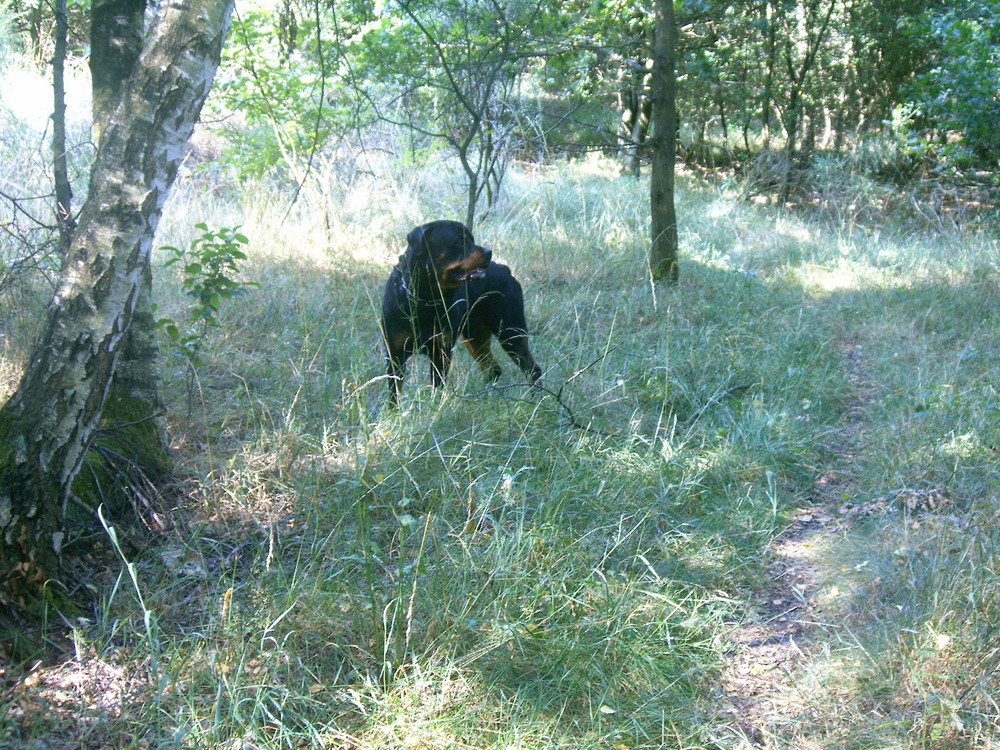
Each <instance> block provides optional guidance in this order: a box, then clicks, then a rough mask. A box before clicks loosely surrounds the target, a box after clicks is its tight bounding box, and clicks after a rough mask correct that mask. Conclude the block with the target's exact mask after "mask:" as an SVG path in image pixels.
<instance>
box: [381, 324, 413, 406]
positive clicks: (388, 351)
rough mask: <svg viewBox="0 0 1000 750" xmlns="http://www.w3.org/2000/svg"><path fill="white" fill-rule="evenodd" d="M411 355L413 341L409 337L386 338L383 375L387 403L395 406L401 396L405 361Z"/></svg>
mask: <svg viewBox="0 0 1000 750" xmlns="http://www.w3.org/2000/svg"><path fill="white" fill-rule="evenodd" d="M411 354H413V339H412V338H410V337H409V336H405V335H402V336H395V337H387V338H386V347H385V374H386V376H387V378H386V379H387V380H388V381H389V403H391V404H396V403H398V402H399V397H400V396H402V395H403V377H404V376H405V375H406V360H408V359H409V358H410V355H411Z"/></svg>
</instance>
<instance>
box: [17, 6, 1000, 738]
mask: <svg viewBox="0 0 1000 750" xmlns="http://www.w3.org/2000/svg"><path fill="white" fill-rule="evenodd" d="M188 5H190V7H192V8H193V7H195V3H193V2H192V3H190V4H186V3H164V4H163V5H162V6H159V7H154V6H150V7H149V8H147V7H146V6H145V4H137V3H135V2H123V3H93V4H92V3H88V2H78V3H77V2H74V3H68V4H65V5H63V4H60V3H56V4H55V5H49V4H44V3H37V4H30V3H24V2H19V1H17V0H6V2H4V3H3V4H2V8H3V11H4V13H3V19H4V22H5V23H4V27H3V30H2V31H0V68H2V80H0V92H2V101H0V129H2V132H3V139H2V141H0V154H2V155H3V159H4V163H5V164H6V165H7V168H6V170H5V173H4V175H3V176H2V177H0V229H2V234H0V401H6V400H8V399H9V398H10V397H11V396H12V395H13V394H15V393H16V392H17V390H18V388H19V385H20V384H21V382H22V381H23V379H24V377H25V373H26V372H28V371H29V368H30V364H31V362H32V359H33V348H34V347H35V345H36V343H37V342H38V341H39V340H44V339H43V338H42V337H43V336H44V333H45V324H44V321H45V320H46V314H47V313H46V309H47V306H49V304H50V301H52V299H53V296H54V294H53V292H54V291H55V290H61V289H65V287H64V286H60V284H61V283H63V281H64V280H65V277H66V275H67V269H69V268H71V267H72V264H71V263H70V262H64V258H72V257H74V256H73V255H72V252H73V251H72V250H71V249H68V248H69V246H70V242H69V240H71V239H72V236H73V225H74V223H75V221H77V220H79V219H81V218H82V214H81V212H80V207H81V206H82V205H83V204H84V202H85V200H86V196H88V194H93V193H94V192H95V188H94V185H95V184H96V182H95V180H96V179H97V178H95V177H94V176H93V175H94V174H95V173H92V171H91V168H92V165H93V164H94V163H95V156H96V155H97V153H98V152H97V148H98V144H100V145H102V146H103V143H104V142H107V139H106V137H105V136H106V134H107V133H109V132H113V131H108V130H102V128H104V127H106V126H104V125H103V124H102V117H103V116H104V115H105V114H107V115H109V116H111V122H112V125H111V126H110V127H116V126H115V125H114V123H115V122H116V121H115V119H114V116H113V115H111V114H110V113H112V110H113V108H112V107H111V105H109V104H107V102H109V101H113V100H114V98H115V97H116V96H118V94H117V93H116V92H115V87H116V85H119V84H121V83H122V81H123V80H124V79H123V78H122V76H120V75H117V74H115V73H114V71H113V70H112V68H111V65H110V62H109V61H111V60H113V59H115V56H114V54H113V53H114V50H112V51H111V52H110V53H109V52H107V51H106V50H105V51H104V52H101V51H98V52H96V53H95V47H94V45H93V44H92V42H93V40H94V39H95V38H100V39H107V38H111V39H118V40H122V39H128V38H129V36H130V35H131V36H133V37H134V39H133V42H134V44H135V45H136V48H137V49H138V48H140V47H142V46H143V44H145V41H144V40H145V39H146V36H145V34H146V32H147V31H148V30H149V29H150V28H152V27H151V26H150V24H151V23H152V21H153V19H154V18H155V17H156V16H158V15H162V13H163V12H165V10H166V9H169V8H172V7H178V8H185V7H188ZM214 5H216V6H218V5H221V4H219V3H215V4H214ZM212 6H213V4H212V3H204V7H205V8H211V7H212ZM654 10H655V8H654V7H653V5H652V4H643V3H641V2H627V3H626V2H596V3H589V2H581V3H575V2H571V3H560V4H542V3H537V2H529V1H525V2H514V1H512V2H499V0H495V1H490V0H483V1H482V2H477V1H473V0H455V1H453V2H449V1H446V0H442V1H437V2H412V1H411V2H384V3H366V2H338V1H334V2H318V1H317V2H311V3H310V2H297V1H296V0H288V1H287V2H279V3H275V4H251V3H242V2H239V3H237V4H236V6H235V11H234V13H233V16H232V25H231V29H230V30H229V32H228V35H227V37H226V41H225V46H224V48H223V57H222V60H221V65H220V67H219V69H218V72H217V73H216V75H215V79H214V83H213V85H212V87H211V92H210V94H209V96H208V100H207V103H206V105H205V107H204V108H203V109H202V110H201V115H200V119H199V123H198V125H197V127H196V129H195V133H194V136H193V138H192V140H191V142H190V147H189V148H187V149H186V150H185V151H184V153H183V154H182V155H181V156H180V157H179V159H180V163H179V170H178V172H177V178H176V181H175V182H174V184H173V189H172V191H171V194H170V198H169V201H167V202H166V204H165V205H164V206H163V208H162V219H160V220H159V227H158V230H157V232H156V235H155V239H152V240H150V242H151V246H150V248H149V249H150V254H149V258H150V262H149V264H148V269H147V270H148V273H149V299H148V300H147V301H146V305H147V308H146V314H147V315H148V322H149V331H150V334H151V335H150V342H152V343H151V344H150V347H149V352H147V354H148V356H149V357H151V358H152V360H151V361H155V363H156V365H155V368H152V369H151V370H150V372H152V373H153V374H154V376H155V382H154V383H153V385H154V386H155V388H154V389H153V390H155V395H154V396H152V397H151V400H150V401H147V402H145V406H146V407H151V408H149V409H147V410H146V411H145V412H143V414H142V416H141V417H135V418H123V417H122V416H120V415H121V412H117V413H113V412H111V411H107V412H106V413H105V414H104V419H103V421H102V422H101V424H100V426H99V427H97V428H96V430H95V437H94V439H93V440H92V441H90V440H88V441H87V442H86V444H85V445H84V446H83V447H84V454H85V455H84V456H83V457H82V458H81V461H82V464H81V466H82V468H81V469H80V470H79V473H78V475H77V476H76V479H75V480H74V481H73V483H72V488H71V489H70V490H69V491H68V493H67V494H66V495H65V498H64V497H63V496H62V495H61V494H60V493H55V494H50V495H43V497H48V498H50V500H51V502H47V503H45V502H43V504H42V505H41V506H39V507H41V508H43V513H42V515H46V517H47V518H48V517H50V518H51V520H52V522H53V523H55V524H56V526H55V527H54V528H55V529H57V530H58V533H61V534H63V535H64V536H63V537H60V540H61V542H60V550H59V554H58V555H57V556H58V557H59V558H60V561H59V562H58V567H57V568H53V569H52V572H51V575H50V576H46V577H44V578H42V579H33V580H31V576H26V575H24V572H25V571H30V570H31V569H32V568H31V566H32V565H33V564H34V562H35V558H30V559H25V558H18V557H17V555H18V554H20V553H21V551H23V549H25V544H24V538H25V535H24V534H23V533H21V532H20V531H19V530H20V529H22V528H27V526H19V525H18V524H17V523H12V521H11V519H12V518H15V519H16V518H18V517H20V516H18V515H17V513H18V512H20V511H16V499H15V500H14V501H13V504H11V505H9V504H7V503H8V502H11V501H10V500H9V498H11V497H13V495H14V491H13V490H11V489H10V488H11V487H15V484H13V483H9V484H4V483H5V482H8V479H7V477H8V476H9V475H7V474H2V473H0V490H2V491H3V492H2V493H0V499H3V500H4V503H0V510H3V513H0V528H2V530H3V532H4V533H3V541H4V548H3V558H4V564H5V566H7V567H5V568H4V570H5V571H8V570H10V571H13V572H14V573H17V576H12V577H9V578H8V583H9V581H10V580H13V578H15V577H18V576H20V578H21V579H29V583H30V584H31V585H32V586H34V587H35V588H34V589H32V591H33V592H34V593H32V594H31V595H26V594H25V592H24V589H16V590H15V589H14V588H12V587H10V586H9V585H7V584H5V588H4V593H3V601H4V605H5V609H7V610H9V611H10V612H16V613H17V614H16V615H10V614H7V615H5V616H4V619H3V625H4V628H3V630H4V638H3V640H2V641H0V655H2V656H3V662H2V667H0V668H2V672H0V678H2V687H3V693H2V695H0V724H2V726H3V738H2V739H0V746H8V747H63V746H66V747H109V746H115V747H153V746H155V747H161V746H163V747H218V748H236V747H240V748H254V747H351V748H389V747H400V748H404V747H406V748H415V747H420V748H438V747H440V748H445V747H448V748H452V747H476V748H478V747H498V748H499V747H505V748H506V747H517V748H543V747H544V748H551V747H565V748H615V750H621V749H622V748H654V747H655V748H749V747H759V746H764V747H775V748H777V747H795V748H848V747H850V748H903V747H906V748H910V747H912V748H942V749H943V748H967V747H984V748H986V747H992V746H994V745H995V744H997V743H998V742H1000V710H998V708H997V706H998V702H1000V680H998V674H997V670H998V668H1000V635H998V633H1000V586H998V584H997V580H998V578H997V573H998V571H997V563H996V560H997V559H1000V555H998V549H1000V531H998V530H997V529H998V526H997V520H998V510H997V508H998V505H997V482H998V478H997V472H996V468H995V466H996V458H997V457H996V451H997V445H998V439H1000V438H998V435H997V432H998V429H997V425H998V423H1000V419H998V417H1000V400H998V396H997V383H996V374H995V373H996V372H997V368H998V365H1000V361H998V354H997V353H998V352H1000V315H998V311H1000V304H998V303H1000V240H998V236H997V230H998V226H997V216H998V214H997V211H996V202H997V191H998V188H1000V186H998V172H1000V127H998V125H997V123H1000V93H998V92H1000V53H998V50H1000V8H998V6H997V5H996V3H994V2H987V1H985V0H973V1H971V2H918V3H913V2H906V3H903V2H889V3H867V2H840V1H838V2H773V1H771V0H763V1H762V2H756V3H729V4H725V3H714V2H687V1H684V2H678V3H674V5H673V6H672V10H673V15H674V18H673V27H672V28H673V29H674V31H675V38H674V40H673V42H674V43H673V52H674V55H673V57H674V71H675V82H676V91H675V101H676V109H677V123H676V133H675V135H676V138H675V146H676V151H677V153H676V156H677V158H676V175H677V186H676V193H675V195H674V198H673V201H674V202H675V203H676V209H677V229H678V233H679V263H680V271H681V273H680V279H679V280H678V281H677V282H676V283H674V284H668V283H664V282H661V281H658V280H656V279H655V278H653V274H651V267H650V262H649V251H650V245H651V240H650V190H651V185H650V176H649V173H650V167H649V164H650V158H651V156H652V153H653V151H654V148H653V146H654V139H655V138H656V126H657V123H656V122H654V121H652V120H651V112H652V107H653V103H654V99H655V98H656V96H657V95H659V92H658V89H657V87H656V86H655V85H654V84H655V82H654V79H653V78H652V76H651V74H652V72H653V65H652V63H651V62H650V61H651V58H652V50H653V46H654V44H655V41H656V39H655V37H656V34H655V24H654ZM100 14H104V15H100ZM95 17H96V18H105V19H106V18H112V19H115V18H118V19H131V20H130V21H127V20H122V21H121V23H120V24H119V26H118V27H116V28H117V29H118V31H117V32H115V33H112V34H110V35H109V34H107V33H105V32H98V33H97V36H96V37H95V26H94V24H95ZM136 19H138V20H136ZM130 23H131V25H129V24H130ZM63 38H64V39H65V49H63V48H62V46H61V42H60V41H59V40H60V39H63ZM220 43H221V40H220ZM124 47H128V44H124ZM174 51H175V53H176V57H178V58H179V57H182V56H183V52H184V47H183V45H177V46H175V47H174ZM95 59H98V60H99V61H104V63H103V65H104V67H102V65H101V64H99V65H98V66H97V68H96V69H93V65H94V60H95ZM59 62H63V63H64V65H59V64H58V63H59ZM167 67H169V66H164V69H166V68H167ZM60 77H61V78H62V79H64V89H65V96H66V105H67V110H66V111H67V117H66V120H65V132H62V133H60V132H59V131H60V127H59V118H54V119H50V114H51V113H52V111H53V110H57V111H58V110H59V108H60V104H59V99H58V96H55V97H54V96H53V93H52V89H53V87H52V80H53V78H55V80H57V81H58V80H59V79H60ZM102 87H106V88H102ZM61 88H63V87H60V86H58V85H57V86H56V87H55V89H56V91H57V92H58V91H59V90H60V89H61ZM109 91H110V92H111V93H108V92H109ZM148 98H150V99H152V98H155V97H154V96H150V97H148ZM140 129H141V128H140ZM62 138H64V141H63V140H61V139H62ZM62 144H64V145H62ZM60 157H65V158H64V159H61V158H60ZM126 162H127V160H126ZM124 166H126V167H127V166H129V165H128V164H127V163H126V164H125V165H124ZM434 218H455V219H459V220H464V221H466V222H468V223H469V224H470V225H471V226H472V228H473V230H474V232H475V234H476V237H477V239H478V240H479V241H480V242H481V243H482V244H484V245H486V246H488V247H491V248H492V249H493V250H494V252H495V253H496V255H497V257H498V258H499V259H500V260H502V261H503V262H506V263H508V264H509V265H511V266H512V268H513V269H514V272H515V273H516V274H517V275H518V277H519V278H520V279H521V280H522V282H523V283H524V286H525V290H526V300H527V307H528V310H527V312H528V321H529V324H530V326H531V328H532V334H533V339H532V347H533V350H534V351H535V353H536V356H537V358H538V359H539V360H540V362H541V363H542V364H543V366H544V369H545V373H544V377H543V388H541V389H530V388H528V387H527V386H526V384H524V383H522V382H521V381H520V380H519V378H518V377H517V375H516V373H515V372H513V371H510V370H508V373H507V375H506V376H505V378H504V380H502V381H501V384H500V386H499V387H498V388H496V389H494V390H491V391H487V390H485V386H484V384H483V383H482V382H481V380H480V379H479V376H478V375H477V374H476V372H475V371H474V370H475V368H474V367H472V366H471V363H470V362H469V360H468V358H467V357H465V356H464V355H463V356H461V357H459V358H458V360H457V362H456V365H455V373H454V378H453V382H452V383H451V384H450V385H449V388H447V389H445V391H444V392H443V393H435V392H433V391H432V390H431V389H430V388H429V387H427V384H426V381H427V377H426V363H425V362H420V361H416V362H414V363H412V364H411V368H410V369H411V372H410V377H409V379H408V387H407V390H406V396H405V398H404V401H403V403H402V404H401V406H400V408H399V409H398V410H397V411H395V412H393V411H386V410H384V409H383V408H382V398H383V396H384V393H385V391H386V388H385V384H384V382H383V381H382V379H381V373H382V364H381V351H380V342H379V338H378V331H377V324H376V320H377V309H378V300H379V298H380V295H381V284H382V283H383V281H384V279H385V278H386V276H387V275H388V270H389V268H390V267H391V265H392V264H393V263H394V262H395V259H396V256H397V255H398V254H399V253H400V252H401V251H402V244H403V238H404V237H405V234H406V232H407V231H408V230H409V228H410V227H412V226H413V225H415V224H418V223H421V222H423V221H425V220H430V219H434ZM77 241H78V242H79V237H77ZM140 255H141V254H140ZM143 273H145V271H143ZM60 279H62V280H63V281H60ZM95 286H100V285H95ZM140 286H141V285H140ZM60 294H61V292H60ZM55 296H56V297H57V298H58V296H59V295H58V294H57V295H55ZM137 309H138V308H137ZM506 364H509V363H505V365H506ZM4 411H6V412H7V413H13V412H11V409H10V403H8V405H7V406H5V407H4ZM22 414H23V412H22ZM115 414H117V416H115ZM140 424H141V425H155V426H156V427H157V429H158V430H159V429H161V428H162V436H163V440H164V445H163V447H164V448H165V450H164V451H163V452H161V453H157V455H158V456H159V457H160V458H159V459H157V460H155V461H154V460H150V461H148V462H147V461H143V460H142V457H143V455H144V454H143V452H142V451H141V450H140V451H132V452H130V451H129V450H128V449H129V448H136V447H139V448H145V447H146V446H145V444H144V443H142V441H140V440H137V439H136V438H135V437H133V434H134V433H131V432H129V430H130V429H131V428H134V427H135V426H136V425H140ZM7 429H9V428H8V427H6V426H5V423H3V422H2V420H0V439H3V441H4V442H3V444H0V464H2V463H3V462H7V461H9V460H10V459H11V457H12V456H16V450H14V449H13V448H12V446H13V445H14V443H15V441H14V440H12V439H11V440H8V439H7V437H8V436H9V435H10V434H12V433H9V432H5V430H7ZM158 439H159V437H157V440H158ZM154 453H156V451H153V450H150V451H149V455H150V456H152V455H153V454H154ZM164 457H165V460H160V459H163V458H164ZM11 481H12V480H11ZM3 493H6V494H3ZM10 508H15V511H16V512H12V511H11V510H10ZM34 517H35V516H32V518H34ZM48 531H49V532H51V531H52V529H49V530H48ZM42 547H47V548H51V547H52V545H51V544H47V545H42ZM39 559H40V558H39ZM9 563H10V564H9ZM8 564H9V565H8Z"/></svg>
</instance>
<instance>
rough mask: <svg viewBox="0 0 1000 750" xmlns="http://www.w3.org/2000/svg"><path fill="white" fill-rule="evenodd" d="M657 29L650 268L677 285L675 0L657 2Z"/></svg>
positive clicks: (654, 51)
mask: <svg viewBox="0 0 1000 750" xmlns="http://www.w3.org/2000/svg"><path fill="white" fill-rule="evenodd" d="M653 7H654V15H655V17H656V28H655V32H654V38H653V73H652V81H651V83H650V89H651V96H650V98H651V99H652V101H653V128H654V131H653V167H652V175H651V177H650V195H649V203H650V214H651V218H652V230H653V231H652V235H653V236H652V244H651V245H650V246H649V268H650V273H651V274H652V276H653V278H654V279H656V280H660V281H667V282H669V283H674V282H676V281H677V279H678V276H679V266H678V263H677V213H676V209H675V207H674V162H675V159H676V154H677V108H676V82H675V79H674V43H675V38H676V32H675V29H674V5H673V0H656V2H655V3H654V6H653Z"/></svg>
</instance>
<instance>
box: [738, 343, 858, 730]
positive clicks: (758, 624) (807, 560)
mask: <svg viewBox="0 0 1000 750" xmlns="http://www.w3.org/2000/svg"><path fill="white" fill-rule="evenodd" d="M842 350H843V352H844V360H845V363H846V365H847V367H848V373H847V375H848V379H849V381H850V383H851V386H852V393H853V395H852V397H851V400H850V403H849V404H848V407H847V409H846V410H845V412H844V416H843V418H842V421H841V423H840V425H839V426H838V428H837V429H836V430H835V431H834V433H833V434H832V435H831V437H830V438H829V440H828V443H827V444H828V447H829V448H830V453H831V459H830V461H829V464H828V466H827V467H826V469H825V471H823V472H821V473H820V476H819V478H818V479H817V480H816V482H815V485H814V493H813V497H812V498H811V500H812V503H811V507H808V508H805V509H802V510H800V511H799V512H798V513H797V514H796V516H795V518H794V520H793V521H792V523H791V525H790V526H789V527H788V528H787V529H785V531H784V532H783V533H781V534H780V535H779V536H778V537H777V538H776V539H775V540H774V542H773V545H772V550H771V559H770V562H769V563H768V566H767V571H766V583H765V584H764V585H763V586H762V588H761V589H760V590H759V591H758V592H757V600H758V601H759V604H758V605H757V607H756V610H755V612H754V613H753V617H752V619H750V620H748V621H747V622H744V623H741V624H740V626H739V627H738V628H737V629H736V631H735V632H734V633H733V634H732V645H731V649H730V652H729V660H728V664H727V665H726V667H725V670H724V673H723V682H722V690H723V694H724V697H725V698H726V700H727V701H728V703H729V709H728V711H729V713H730V714H731V715H732V716H733V718H732V723H731V724H730V729H731V730H732V731H733V732H734V733H735V734H736V735H737V737H738V738H739V739H741V740H742V741H743V743H744V744H745V745H748V746H757V747H772V746H774V745H775V743H774V742H773V740H776V739H778V738H779V737H780V734H781V729H782V727H783V726H787V725H789V724H791V723H793V722H794V723H795V724H796V726H797V727H798V728H800V729H801V726H802V722H803V721H804V720H805V721H808V720H809V716H808V713H809V707H808V696H805V695H803V694H802V693H801V692H799V691H797V690H796V689H795V678H796V675H797V673H799V672H800V671H801V669H802V667H803V665H804V664H805V662H806V660H807V658H808V657H809V655H810V654H811V653H812V652H813V651H814V649H816V648H817V646H818V645H819V643H820V640H819V639H820V638H821V637H822V636H823V635H824V628H823V627H821V623H820V622H819V621H818V619H817V617H818V615H819V614H820V613H819V612H818V607H817V602H816V592H817V589H818V587H819V585H820V570H819V568H818V567H817V564H816V561H815V558H816V554H815V550H816V549H817V548H818V547H819V546H820V544H821V542H823V541H824V540H825V538H826V537H828V536H829V535H831V534H832V533H834V531H835V530H836V529H838V528H842V523H843V520H844V517H845V516H850V515H853V513H854V511H855V508H854V507H853V506H851V505H850V504H846V503H845V502H844V498H846V497H852V496H854V495H855V494H856V493H855V492H854V491H853V490H854V484H855V479H854V477H855V461H856V460H857V456H858V452H859V449H860V447H861V446H862V445H863V437H864V424H865V422H864V415H865V413H866V411H867V407H868V405H869V404H870V402H871V400H872V398H873V393H874V388H873V386H872V380H871V378H870V377H869V375H868V372H867V369H866V367H865V363H864V359H863V353H864V352H863V347H862V346H861V345H860V344H858V343H857V342H856V341H848V342H844V343H843V344H842Z"/></svg>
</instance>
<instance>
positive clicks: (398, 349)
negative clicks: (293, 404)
mask: <svg viewBox="0 0 1000 750" xmlns="http://www.w3.org/2000/svg"><path fill="white" fill-rule="evenodd" d="M492 258H493V253H492V252H490V251H489V250H487V249H486V248H485V247H480V246H479V245H477V244H476V241H475V240H474V239H473V237H472V232H471V231H469V228H468V227H466V226H465V225H464V224H461V223H459V222H457V221H432V222H430V223H428V224H423V225H421V226H419V227H415V228H414V229H413V230H411V231H410V233H409V234H408V235H407V236H406V252H405V253H403V254H402V255H400V256H399V263H398V264H396V267H395V268H393V270H392V274H390V276H389V280H388V281H387V282H386V284H385V295H384V296H383V298H382V335H383V337H384V339H385V349H386V374H387V375H388V376H389V378H388V380H389V400H390V402H391V403H396V402H397V401H398V399H399V396H400V394H401V393H402V390H403V375H404V372H405V367H406V361H407V360H408V359H409V358H410V356H411V355H412V354H413V353H414V352H423V353H424V354H426V355H427V356H428V357H430V360H431V382H432V383H433V384H434V386H435V387H440V386H441V385H443V384H444V381H445V378H446V377H447V376H448V369H449V368H450V367H451V353H452V349H453V348H454V346H455V337H456V335H458V336H460V337H461V338H462V340H463V341H464V342H465V345H466V346H467V347H468V349H469V352H470V353H471V354H472V357H473V358H474V359H475V361H476V363H477V364H478V365H479V367H480V369H481V370H482V371H483V374H484V375H485V376H486V379H487V380H488V381H490V382H491V383H492V382H495V381H496V380H497V378H499V377H500V365H499V364H498V363H497V361H496V359H494V357H493V353H492V352H491V351H490V339H491V338H492V337H493V336H496V337H497V338H498V339H499V340H500V346H501V347H503V350H504V351H505V352H507V354H508V355H509V356H510V358H511V359H512V360H513V361H514V363H515V364H516V365H517V366H518V367H519V368H520V369H521V371H522V372H523V373H524V374H525V375H527V376H528V378H530V379H531V382H532V383H535V382H536V381H538V379H539V378H540V377H541V375H542V370H541V368H540V367H539V366H538V364H537V363H536V362H535V359H534V357H532V356H531V351H530V350H529V349H528V326H527V324H526V323H525V320H524V297H523V295H522V293H521V285H520V284H519V283H518V282H517V279H515V278H514V276H513V274H511V272H510V269H509V268H508V267H507V266H505V265H503V264H501V263H496V262H494V261H493V259H492Z"/></svg>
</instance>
